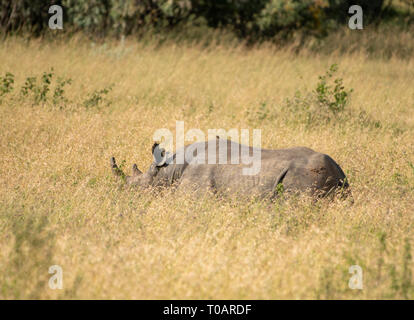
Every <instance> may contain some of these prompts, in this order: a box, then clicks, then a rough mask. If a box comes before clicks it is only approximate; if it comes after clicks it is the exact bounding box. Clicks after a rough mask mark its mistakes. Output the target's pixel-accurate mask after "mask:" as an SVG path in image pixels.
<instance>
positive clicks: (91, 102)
mask: <svg viewBox="0 0 414 320" xmlns="http://www.w3.org/2000/svg"><path fill="white" fill-rule="evenodd" d="M111 90H112V85H111V86H109V87H106V88H104V89H101V90H95V91H94V92H92V93H91V94H90V95H89V97H88V98H87V99H86V100H85V101H84V102H83V105H84V107H85V108H92V107H97V106H98V105H99V104H101V103H102V102H106V103H107V104H110V103H111V102H110V101H109V100H108V99H106V95H107V94H108V93H109V92H110V91H111Z"/></svg>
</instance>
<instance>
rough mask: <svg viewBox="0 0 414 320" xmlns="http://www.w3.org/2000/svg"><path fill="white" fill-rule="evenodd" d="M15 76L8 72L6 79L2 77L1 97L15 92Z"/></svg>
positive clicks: (0, 81) (0, 79) (0, 82)
mask: <svg viewBox="0 0 414 320" xmlns="http://www.w3.org/2000/svg"><path fill="white" fill-rule="evenodd" d="M13 84H14V75H13V74H12V73H10V72H6V74H5V75H4V77H0V97H1V96H4V95H6V94H7V93H10V92H12V91H13Z"/></svg>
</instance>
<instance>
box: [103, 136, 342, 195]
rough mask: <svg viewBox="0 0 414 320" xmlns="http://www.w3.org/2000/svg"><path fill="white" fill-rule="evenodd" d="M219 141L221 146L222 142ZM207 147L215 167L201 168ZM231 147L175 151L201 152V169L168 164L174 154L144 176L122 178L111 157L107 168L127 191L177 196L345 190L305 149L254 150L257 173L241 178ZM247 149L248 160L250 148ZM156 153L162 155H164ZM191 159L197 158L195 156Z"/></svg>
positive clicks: (331, 164) (332, 169)
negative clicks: (222, 157) (158, 190)
mask: <svg viewBox="0 0 414 320" xmlns="http://www.w3.org/2000/svg"><path fill="white" fill-rule="evenodd" d="M216 142H217V143H216ZM221 142H222V143H223V140H221ZM207 143H216V161H215V163H216V164H207V154H208V152H207V150H208V149H207V146H208V144H207ZM196 144H197V145H196ZM200 144H201V146H200ZM232 145H233V147H234V146H235V147H237V148H240V146H241V145H240V144H238V143H236V142H233V141H230V140H224V146H225V148H219V138H218V139H217V140H216V141H208V142H197V143H193V144H191V145H188V146H186V147H184V149H182V150H180V151H179V152H183V151H184V152H185V151H187V150H188V148H190V147H192V148H194V147H196V146H198V147H201V148H202V149H203V150H205V154H206V163H205V164H194V163H191V162H192V157H191V156H190V157H186V158H185V162H184V163H183V164H176V163H175V162H174V160H175V159H176V157H177V153H176V154H174V155H173V156H172V160H173V161H172V162H168V161H167V162H166V163H163V164H160V165H157V163H158V164H159V163H160V162H159V161H154V162H153V163H152V164H151V166H150V167H149V169H148V171H147V172H145V173H142V172H141V171H140V170H139V169H138V168H137V166H136V165H135V164H134V165H133V168H132V175H131V176H125V174H124V173H123V172H122V171H121V170H120V169H119V168H118V166H117V164H116V162H115V158H113V157H112V158H111V168H112V171H113V173H114V174H115V175H116V176H121V177H124V178H125V179H124V180H125V182H126V184H127V185H128V186H135V187H138V188H149V187H170V186H174V187H175V188H177V191H183V192H186V193H187V192H195V193H196V194H203V193H205V192H207V191H209V192H212V193H215V194H227V195H241V196H243V195H244V196H248V197H249V196H259V197H269V198H274V197H276V196H277V195H278V194H279V193H280V190H281V189H282V190H283V192H307V193H310V194H311V195H316V196H318V197H322V196H326V195H327V194H331V193H334V192H335V191H336V190H339V189H340V190H343V191H347V190H348V189H349V184H348V182H347V179H346V177H345V174H344V172H343V171H342V169H341V168H340V167H339V165H338V164H337V163H336V162H335V161H334V160H333V159H332V158H331V157H329V156H328V155H326V154H322V153H319V152H316V151H313V150H311V149H309V148H305V147H294V148H289V149H279V150H269V149H256V150H260V152H261V169H260V171H259V172H258V173H257V174H255V175H243V174H242V169H243V168H248V167H251V166H252V165H251V164H249V165H245V164H243V161H242V160H240V164H231V147H232ZM226 146H227V147H226ZM157 148H159V147H158V144H154V146H153V148H152V152H153V154H154V155H155V153H154V152H155V151H157ZM247 148H249V151H250V155H252V154H253V148H252V147H247ZM200 150H201V149H200ZM238 150H240V149H238ZM161 152H164V154H165V151H164V150H162V151H161ZM222 152H227V162H226V163H225V164H219V162H218V159H219V153H222ZM159 153H160V151H159V149H158V154H159ZM192 156H197V154H196V153H195V154H193V155H192ZM239 156H240V153H239ZM240 159H241V156H240ZM169 160H171V159H169ZM210 162H214V161H210ZM348 191H349V190H348Z"/></svg>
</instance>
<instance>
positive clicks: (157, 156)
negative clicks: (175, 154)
mask: <svg viewBox="0 0 414 320" xmlns="http://www.w3.org/2000/svg"><path fill="white" fill-rule="evenodd" d="M152 156H153V157H154V162H155V164H156V165H157V167H161V166H163V165H164V163H165V160H166V158H167V157H166V152H165V149H164V148H160V144H159V143H158V142H155V143H154V144H153V146H152Z"/></svg>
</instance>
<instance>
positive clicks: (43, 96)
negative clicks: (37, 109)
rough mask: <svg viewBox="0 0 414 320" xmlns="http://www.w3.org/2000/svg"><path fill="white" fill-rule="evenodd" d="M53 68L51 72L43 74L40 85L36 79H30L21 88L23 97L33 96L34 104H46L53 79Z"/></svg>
mask: <svg viewBox="0 0 414 320" xmlns="http://www.w3.org/2000/svg"><path fill="white" fill-rule="evenodd" d="M53 75H54V73H53V68H52V69H51V70H50V71H49V72H43V74H42V76H41V77H40V83H38V81H37V78H36V77H28V78H26V81H25V83H24V85H23V87H22V88H21V91H20V93H21V95H22V96H24V97H25V96H28V95H30V94H31V95H33V99H34V103H35V104H39V103H41V102H43V103H45V102H46V100H47V94H48V92H49V91H50V84H51V83H52V78H53Z"/></svg>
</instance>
